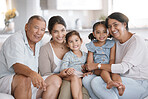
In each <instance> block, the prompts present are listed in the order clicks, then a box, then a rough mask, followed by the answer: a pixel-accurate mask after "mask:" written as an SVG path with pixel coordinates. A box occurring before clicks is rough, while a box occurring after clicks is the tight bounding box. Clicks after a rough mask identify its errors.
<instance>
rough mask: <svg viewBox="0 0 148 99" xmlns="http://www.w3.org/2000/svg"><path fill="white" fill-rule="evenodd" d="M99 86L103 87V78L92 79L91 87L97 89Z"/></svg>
mask: <svg viewBox="0 0 148 99" xmlns="http://www.w3.org/2000/svg"><path fill="white" fill-rule="evenodd" d="M96 85H97V86H99V85H100V86H102V78H101V77H95V78H94V79H92V81H91V87H92V88H96Z"/></svg>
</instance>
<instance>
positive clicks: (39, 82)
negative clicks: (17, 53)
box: [13, 63, 46, 88]
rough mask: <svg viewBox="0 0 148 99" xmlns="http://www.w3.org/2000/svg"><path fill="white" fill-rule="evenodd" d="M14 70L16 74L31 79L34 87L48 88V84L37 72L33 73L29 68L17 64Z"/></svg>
mask: <svg viewBox="0 0 148 99" xmlns="http://www.w3.org/2000/svg"><path fill="white" fill-rule="evenodd" d="M13 68H14V71H15V73H16V74H18V75H24V76H26V77H30V78H31V81H32V83H33V85H34V87H37V88H39V87H40V88H46V87H45V86H46V84H45V82H44V80H43V78H42V77H41V76H40V75H39V74H38V73H37V72H35V71H32V70H31V69H30V68H29V67H28V66H25V65H23V64H20V63H15V64H14V65H13Z"/></svg>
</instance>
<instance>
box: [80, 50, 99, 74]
mask: <svg viewBox="0 0 148 99" xmlns="http://www.w3.org/2000/svg"><path fill="white" fill-rule="evenodd" d="M89 63H90V64H91V63H94V59H93V52H90V51H88V56H87V64H89ZM89 67H91V65H90V66H89ZM83 69H86V68H83ZM100 73H101V70H98V69H96V70H94V74H96V75H100Z"/></svg>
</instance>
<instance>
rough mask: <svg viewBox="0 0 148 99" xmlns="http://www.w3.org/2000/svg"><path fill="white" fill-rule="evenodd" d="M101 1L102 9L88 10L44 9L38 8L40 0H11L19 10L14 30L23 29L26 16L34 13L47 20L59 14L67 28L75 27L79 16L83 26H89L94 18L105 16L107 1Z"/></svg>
mask: <svg viewBox="0 0 148 99" xmlns="http://www.w3.org/2000/svg"><path fill="white" fill-rule="evenodd" d="M102 1H103V9H102V10H98V11H95V10H89V11H84V10H83V11H82V10H81V11H69V10H65V11H62V10H61V11H58V10H44V11H41V9H40V0H12V3H13V4H12V7H13V8H16V9H17V11H18V12H19V16H18V17H17V18H15V19H14V22H15V30H16V31H18V30H23V29H24V25H25V23H26V22H27V20H28V18H29V17H30V16H32V15H34V14H39V15H42V16H43V17H44V18H45V19H46V21H47V22H48V20H49V18H50V17H51V16H53V15H61V16H62V17H63V18H64V19H65V21H66V23H67V26H68V29H73V28H75V20H76V19H77V18H80V20H81V22H82V25H83V28H91V27H92V25H93V23H94V22H95V21H96V20H99V17H100V16H101V15H106V16H107V12H108V11H107V10H108V9H107V6H108V5H107V1H108V0H102Z"/></svg>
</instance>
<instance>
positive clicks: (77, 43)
mask: <svg viewBox="0 0 148 99" xmlns="http://www.w3.org/2000/svg"><path fill="white" fill-rule="evenodd" d="M81 44H82V40H81V39H80V38H79V37H78V36H77V35H72V36H70V37H69V38H68V47H69V48H70V49H71V50H72V51H78V50H80V48H81Z"/></svg>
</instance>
